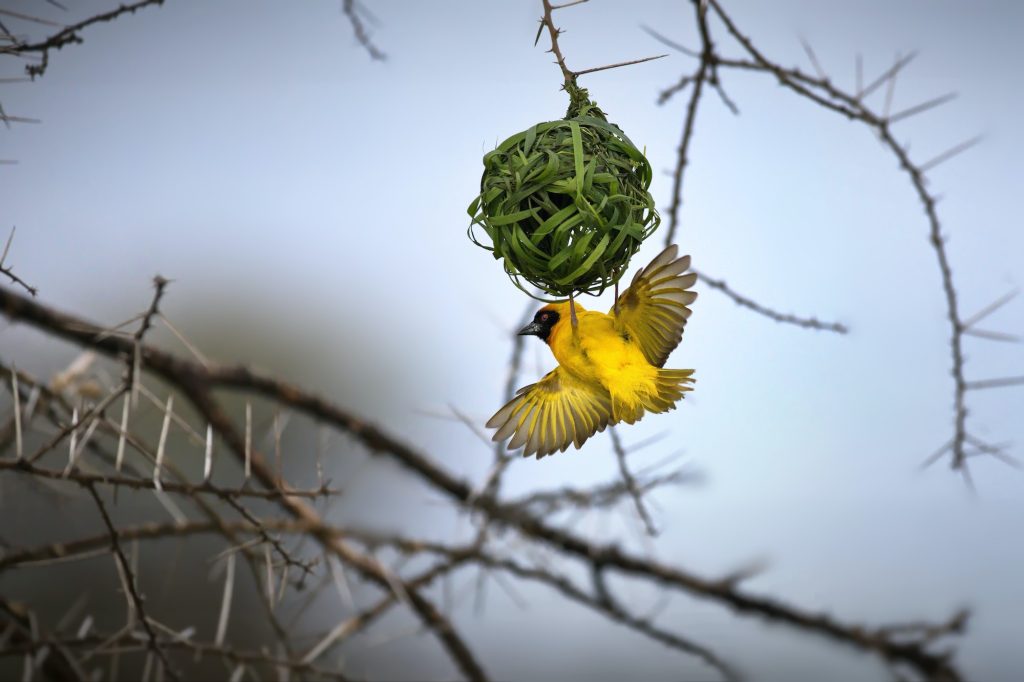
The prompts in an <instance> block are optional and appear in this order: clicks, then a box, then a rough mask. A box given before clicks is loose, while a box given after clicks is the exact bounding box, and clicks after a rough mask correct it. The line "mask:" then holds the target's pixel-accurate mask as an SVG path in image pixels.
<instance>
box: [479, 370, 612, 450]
mask: <svg viewBox="0 0 1024 682" xmlns="http://www.w3.org/2000/svg"><path fill="white" fill-rule="evenodd" d="M611 414H612V402H611V397H610V396H609V394H608V392H607V391H606V390H605V389H604V388H603V387H602V386H600V385H597V384H590V383H586V382H584V381H581V380H579V379H576V378H575V377H573V376H572V375H571V374H569V373H568V372H566V371H565V370H563V369H562V368H560V367H558V368H555V369H554V370H552V371H550V372H548V373H547V374H546V375H545V376H544V378H543V379H541V380H540V381H538V382H537V383H535V384H530V385H529V386H524V387H522V388H521V389H519V391H518V392H517V393H516V397H515V398H513V399H512V400H510V401H509V402H508V404H507V405H505V406H504V407H503V408H501V409H500V410H498V411H497V412H496V413H495V414H494V416H493V417H491V419H490V420H489V421H488V422H487V426H488V428H492V429H498V431H497V432H496V433H495V434H494V440H495V441H502V440H504V439H506V438H508V437H509V436H512V440H511V441H509V444H508V449H509V450H515V449H516V448H518V447H521V446H524V445H525V446H526V447H525V449H524V450H523V456H524V457H529V456H530V455H537V457H538V458H540V457H544V456H545V455H550V454H552V453H554V452H556V451H560V452H565V450H566V448H568V447H569V446H570V445H573V444H575V445H576V448H577V449H579V447H580V446H581V445H583V441H585V440H587V439H588V438H590V437H591V436H593V435H594V434H595V433H596V432H598V431H603V430H604V427H605V426H607V425H608V420H609V419H610V418H611Z"/></svg>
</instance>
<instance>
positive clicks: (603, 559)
mask: <svg viewBox="0 0 1024 682" xmlns="http://www.w3.org/2000/svg"><path fill="white" fill-rule="evenodd" d="M0 310H3V311H4V313H5V315H6V316H7V317H9V318H10V319H11V320H13V321H21V322H26V323H29V324H32V325H33V326H35V327H37V328H39V329H40V330H42V331H44V332H45V333H47V334H49V335H51V336H56V337H60V338H64V339H66V340H69V341H71V342H73V343H76V344H78V345H80V346H83V347H86V348H89V349H92V350H94V351H97V352H100V353H103V354H105V355H108V356H110V357H112V358H115V359H117V358H121V359H124V358H127V357H130V356H131V355H132V353H133V350H134V347H135V343H134V340H133V339H128V338H124V337H121V336H112V335H109V334H106V333H105V332H104V329H103V328H101V327H99V326H97V325H95V324H92V323H90V322H87V321H85V320H82V319H80V318H77V317H73V316H71V315H67V314H64V313H60V312H57V311H56V310H53V309H52V308H49V307H47V306H45V305H42V304H40V303H37V302H35V301H33V300H32V299H30V298H27V297H25V296H22V295H20V294H18V293H17V292H15V291H13V290H10V289H7V288H4V287H0ZM139 357H140V360H141V364H140V367H141V368H142V369H143V371H149V372H152V373H154V374H155V375H157V376H159V377H160V378H161V379H163V380H165V381H167V382H168V383H169V384H171V385H172V386H174V387H176V388H177V389H178V390H179V391H180V392H181V393H182V394H183V395H184V396H186V397H187V398H188V399H189V400H190V401H191V402H192V404H193V406H194V407H195V408H196V410H197V411H198V413H199V414H200V415H201V416H202V417H203V419H204V420H205V421H208V422H209V423H210V424H211V425H212V426H213V429H214V430H215V432H217V433H218V435H219V436H220V437H221V439H223V441H224V442H225V443H226V444H227V445H228V448H229V450H230V451H231V452H232V453H233V455H234V457H235V459H236V462H238V463H241V461H242V459H243V458H244V456H245V445H244V443H243V437H242V435H241V434H240V433H239V432H238V431H237V429H236V427H235V425H234V423H233V422H232V420H231V419H230V418H229V417H228V416H227V414H226V413H225V412H224V410H223V408H222V406H221V405H220V403H219V402H218V401H217V399H216V398H215V397H214V395H213V391H214V390H215V389H224V388H230V389H232V390H237V391H244V392H246V393H250V394H253V395H261V396H264V397H266V398H269V399H271V400H273V401H274V402H276V403H277V404H279V405H281V406H284V407H288V408H291V409H293V410H296V411H298V412H300V413H303V414H305V415H307V416H309V417H311V418H313V419H316V420H318V421H321V422H323V423H326V424H330V425H331V426H333V427H334V428H336V429H339V430H341V431H344V432H346V433H347V434H348V435H349V436H350V438H352V439H353V440H355V441H357V442H358V443H360V444H361V445H362V446H363V447H364V448H365V449H366V450H367V451H368V452H370V453H371V454H375V455H377V456H379V457H383V458H385V459H387V460H389V461H392V462H395V463H397V464H400V465H401V466H402V467H403V468H404V470H405V471H407V472H408V473H409V474H411V475H412V476H413V477H414V478H415V479H416V480H418V481H420V482H421V483H422V484H424V485H425V486H427V488H428V489H430V490H432V491H434V492H435V493H440V494H441V495H442V496H444V497H446V498H448V499H449V500H450V501H451V502H453V503H454V504H455V505H457V506H458V507H461V508H464V509H466V510H468V511H472V512H473V513H474V514H476V515H478V516H481V517H483V524H484V526H483V527H484V528H486V527H488V526H495V527H500V528H505V529H508V530H513V531H515V533H517V534H518V535H519V536H521V537H522V538H523V539H525V540H527V541H529V542H530V543H534V544H536V545H537V546H538V547H542V548H545V549H546V550H547V551H554V552H555V553H557V554H561V555H563V556H565V557H566V558H570V559H573V560H575V561H577V562H579V563H581V564H582V565H583V566H586V567H589V570H590V572H591V573H592V574H593V573H599V574H601V575H602V576H603V575H604V574H606V573H614V574H619V575H621V576H624V577H630V578H632V579H634V580H641V581H645V582H649V583H651V584H653V585H657V586H659V587H660V588H661V589H663V590H669V591H679V592H684V593H686V594H689V595H691V596H694V597H697V598H700V599H705V600H709V601H711V602H713V603H716V604H718V605H720V606H722V607H724V608H727V609H728V610H731V611H734V612H736V613H738V614H740V615H745V616H756V617H759V618H762V619H764V620H766V621H767V622H770V623H775V624H784V625H789V626H791V627H793V628H796V629H797V630H800V631H802V632H805V633H808V634H816V635H819V636H823V637H825V638H827V639H830V640H832V641H835V642H838V643H842V644H845V645H848V646H851V647H853V648H855V649H857V650H860V651H862V652H864V653H868V654H873V655H876V656H878V657H880V658H881V659H883V660H884V661H886V662H887V663H889V664H891V665H899V666H906V667H908V668H910V669H912V670H915V671H917V672H918V674H919V675H920V676H921V677H922V678H923V679H929V680H937V679H943V680H958V679H960V676H959V673H958V672H957V670H956V668H955V667H954V665H953V663H952V661H951V658H950V655H949V654H948V653H946V652H935V651H932V650H931V649H930V645H931V643H932V638H927V637H925V636H924V635H921V636H920V637H917V638H915V637H913V636H911V637H909V638H908V637H907V636H904V635H902V634H901V636H900V637H896V636H894V635H890V633H888V632H887V631H886V630H885V629H884V627H883V628H872V627H869V626H865V625H862V624H857V623H851V622H845V621H843V620H841V619H837V618H834V617H832V616H829V615H825V614H818V613H814V612H810V611H806V610H804V609H801V608H799V607H797V606H794V605H792V604H788V603H786V602H784V601H781V600H779V599H776V598H768V597H760V596H756V595H754V594H751V593H749V592H747V591H746V590H745V589H742V587H741V581H742V578H743V576H741V575H738V576H727V577H725V578H721V579H708V578H702V577H699V576H697V575H695V574H693V573H690V572H688V571H686V570H684V569H682V568H679V567H675V566H672V565H668V564H663V563H661V562H658V561H656V560H654V559H651V558H645V557H641V556H638V555H636V554H633V553H631V552H627V551H625V550H623V549H621V548H619V547H617V546H615V545H609V544H601V543H598V542H594V541H591V540H588V539H586V538H584V537H583V536H581V535H578V534H576V533H574V532H573V531H571V530H568V529H565V528H561V527H558V526H556V525H553V524H551V523H549V522H548V521H546V520H545V518H544V517H543V516H541V515H539V514H536V513H534V512H531V511H529V507H528V506H525V505H524V504H522V502H520V503H507V502H503V501H501V500H500V499H498V498H497V497H496V496H494V495H480V494H476V493H475V489H474V486H472V485H471V484H470V483H469V482H467V481H465V480H462V479H461V478H458V477H457V476H455V475H453V474H452V473H450V472H448V471H447V470H446V469H444V468H443V467H441V466H440V465H439V464H437V463H435V461H434V460H433V459H432V458H431V457H429V456H427V455H426V454H424V453H422V452H420V451H419V450H417V449H415V448H413V447H411V446H409V445H407V444H405V443H403V442H402V441H401V440H399V439H398V438H396V437H395V436H393V435H391V434H390V433H388V432H387V431H385V430H384V429H383V428H381V427H380V426H378V425H375V424H372V423H370V422H368V421H366V420H364V419H361V418H359V417H356V416H355V415H352V414H351V413H349V412H347V411H346V410H344V409H343V408H341V407H340V406H338V405H335V404H333V403H331V402H330V401H328V400H326V399H325V398H322V397H320V396H317V395H316V394H314V393H311V392H309V391H306V390H304V389H303V388H301V387H299V386H296V385H293V384H289V383H287V382H284V381H282V380H280V379H277V378H275V377H272V376H270V375H267V374H263V373H259V372H256V371H254V370H252V369H249V368H247V367H244V366H242V365H233V366H225V365H216V364H209V365H208V366H204V365H202V364H200V363H198V362H193V361H190V360H187V359H184V358H181V357H179V356H176V355H173V354H171V353H168V352H166V351H163V350H159V349H157V348H155V347H153V346H150V345H148V344H145V343H143V344H140V346H139ZM250 457H251V466H252V474H253V480H254V482H257V483H259V485H260V486H261V487H262V488H264V489H266V490H275V489H280V490H282V491H283V492H284V493H285V494H284V495H282V496H281V497H279V498H276V499H275V500H274V503H275V504H276V505H278V507H279V508H280V509H281V510H282V511H283V512H285V513H286V515H287V516H288V517H289V518H290V519H291V520H292V521H294V522H296V523H298V524H301V525H303V526H304V527H306V528H307V529H308V530H307V531H306V535H307V536H308V537H310V538H311V539H312V540H315V541H316V543H317V544H318V545H320V547H321V549H322V551H323V552H325V553H327V554H331V555H334V556H335V557H336V558H337V559H338V560H340V561H341V563H342V565H344V566H347V567H349V568H351V569H353V570H355V571H356V572H357V573H359V574H360V575H362V576H363V577H364V578H365V579H366V580H368V581H369V582H370V583H372V584H375V585H376V586H378V587H379V588H380V589H382V590H383V591H384V592H385V594H388V595H392V596H387V597H385V599H386V600H387V603H388V604H391V603H401V604H405V605H406V606H407V607H408V608H409V609H410V610H411V611H412V612H413V613H415V614H416V615H417V616H418V617H419V618H420V620H421V622H423V624H424V626H425V627H426V628H427V630H428V631H429V632H431V633H433V634H434V635H435V636H436V637H437V638H438V640H439V641H440V642H441V643H442V645H443V646H444V648H445V650H446V652H447V653H448V655H449V657H450V658H451V659H452V660H453V662H455V664H456V665H457V666H458V667H459V669H460V670H461V671H462V674H463V675H465V676H466V677H467V678H471V679H479V678H483V677H484V673H483V670H482V668H481V667H480V666H479V664H478V663H477V662H476V659H475V657H474V656H473V654H472V653H471V652H470V651H469V649H468V647H467V646H466V644H465V642H464V641H463V639H462V638H461V636H459V635H458V634H457V633H456V631H455V629H454V627H453V626H452V624H451V622H450V620H449V619H448V618H447V617H445V616H443V615H442V614H441V612H440V611H439V610H438V609H437V608H436V607H435V606H434V605H433V604H431V603H430V602H429V601H427V600H426V599H425V598H424V597H423V596H422V595H421V594H420V592H419V585H420V584H421V583H418V582H417V580H418V579H403V578H401V577H399V576H398V575H397V573H395V572H393V571H391V570H390V569H387V568H385V567H384V566H383V565H382V564H381V563H380V562H379V561H378V560H377V559H375V558H373V557H372V555H368V554H365V553H363V552H360V551H358V550H356V549H355V548H354V547H352V546H351V544H350V541H346V539H345V538H346V537H347V536H346V535H345V533H344V531H340V532H339V531H338V530H337V529H334V528H332V527H331V526H330V525H328V524H326V523H325V522H324V521H323V520H322V518H321V517H320V515H319V514H318V513H317V512H316V511H315V510H314V509H313V508H312V507H311V506H310V505H308V504H306V503H305V502H303V501H302V500H300V499H298V498H295V497H292V496H290V495H288V490H289V488H288V486H287V485H286V484H284V483H283V482H281V481H280V480H279V479H278V477H277V475H276V473H275V472H274V471H273V470H272V469H271V468H270V467H269V466H268V465H267V464H266V462H265V460H264V458H263V456H262V455H261V454H260V453H259V452H256V451H255V450H254V451H252V452H251V453H250ZM624 488H628V486H624ZM627 493H628V490H627ZM250 523H251V522H250ZM270 528H272V526H268V528H267V530H269V529H270ZM490 537H491V536H490V535H487V534H484V535H482V536H481V540H480V541H481V542H483V543H487V542H493V540H489V538H490ZM363 540H365V541H367V542H369V543H370V544H369V545H368V546H373V544H374V543H375V542H385V543H398V544H394V545H393V546H395V547H404V548H406V549H409V550H419V551H430V552H441V554H442V556H444V557H446V558H445V559H444V560H443V561H442V562H441V563H440V564H438V566H437V567H436V568H435V569H433V570H432V572H428V573H427V574H424V575H432V576H436V575H440V574H444V573H447V572H449V571H452V570H454V569H455V567H456V566H459V565H464V564H465V563H467V562H468V563H475V564H477V565H481V566H484V567H488V566H492V567H497V564H498V563H500V562H501V560H499V559H497V558H494V557H492V556H491V555H490V553H489V552H486V551H485V548H486V546H487V545H486V544H484V545H480V546H478V547H477V546H469V547H465V548H461V549H459V548H446V547H443V546H439V545H436V544H432V543H426V544H424V543H422V542H420V543H417V542H416V541H410V542H405V541H402V540H401V539H398V538H390V539H389V538H387V537H386V536H385V537H383V538H381V537H377V538H367V537H364V538H363ZM356 541H358V540H356ZM256 542H261V541H260V539H259V538H257V539H256ZM488 557H490V558H488ZM496 562H497V563H496ZM501 567H505V566H504V565H503V566H501ZM509 570H513V571H514V570H515V569H509ZM530 570H531V571H532V570H538V571H548V569H545V568H537V569H530ZM431 579H433V578H431ZM545 579H546V580H547V579H550V580H555V581H556V582H557V577H556V576H555V574H553V573H550V572H549V573H547V574H546V578H545ZM602 580H603V579H602ZM426 582H429V581H426ZM423 584H426V583H423ZM602 585H604V587H603V588H602V589H603V590H608V589H609V588H608V587H607V583H606V582H602ZM593 599H594V600H596V601H594V603H595V604H596V605H598V607H599V608H601V609H603V610H604V611H605V612H606V615H608V616H609V617H610V618H612V620H615V621H617V622H622V623H623V624H626V625H627V626H629V627H633V628H634V629H636V628H640V629H641V630H642V629H646V630H648V631H649V632H648V636H651V637H652V638H654V639H658V640H659V641H665V637H662V636H660V635H657V634H656V633H655V628H656V626H655V625H654V624H652V623H647V622H646V621H643V620H642V619H638V618H637V617H634V616H628V615H626V614H625V612H623V611H622V610H621V609H622V607H621V606H619V605H618V601H617V600H614V599H612V598H611V597H610V596H609V595H608V594H604V595H602V594H596V595H595V596H594V597H593ZM381 608H382V609H385V608H387V606H381ZM645 623H646V625H645ZM658 632H660V630H659V631H658ZM329 648H330V647H329V646H326V647H325V650H326V649H329ZM677 648H678V647H677ZM690 653H694V654H695V655H697V652H696V651H691V652H690ZM702 658H703V660H705V662H709V659H708V657H707V656H703V657H702ZM714 660H718V659H717V657H716V658H715V659H714ZM709 664H710V662H709Z"/></svg>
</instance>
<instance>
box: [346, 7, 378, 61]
mask: <svg viewBox="0 0 1024 682" xmlns="http://www.w3.org/2000/svg"><path fill="white" fill-rule="evenodd" d="M341 11H342V13H343V14H344V15H345V16H346V17H347V18H348V22H349V23H350V24H351V25H352V32H353V33H354V34H355V36H356V41H358V42H359V44H360V45H362V46H363V48H364V49H365V50H366V52H367V54H369V55H370V59H375V60H377V61H384V60H385V59H387V58H388V56H387V55H386V54H384V52H382V51H381V50H380V48H378V47H377V46H376V45H375V44H374V42H373V40H371V38H370V34H369V33H368V32H367V31H366V26H365V24H363V20H362V18H361V17H360V16H359V13H360V12H365V11H366V10H365V8H363V7H362V6H361V5H359V4H357V2H356V0H342V2H341Z"/></svg>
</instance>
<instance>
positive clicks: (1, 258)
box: [0, 227, 39, 296]
mask: <svg viewBox="0 0 1024 682" xmlns="http://www.w3.org/2000/svg"><path fill="white" fill-rule="evenodd" d="M14 230H15V228H13V227H12V228H11V234H10V235H8V237H7V242H6V243H4V250H3V253H0V274H3V275H6V276H7V277H8V278H9V279H10V280H11V281H12V282H14V283H15V284H17V285H19V286H21V287H24V289H25V291H27V292H28V293H30V294H32V295H33V296H35V295H36V294H37V293H39V290H38V289H36V288H35V287H33V286H31V285H29V284H28V282H26V281H25V280H23V279H22V278H21V277H18V276H17V275H15V274H14V271H13V270H12V269H11V267H10V266H6V267H5V266H4V262H6V261H7V254H8V253H9V252H10V250H11V243H12V242H13V241H14Z"/></svg>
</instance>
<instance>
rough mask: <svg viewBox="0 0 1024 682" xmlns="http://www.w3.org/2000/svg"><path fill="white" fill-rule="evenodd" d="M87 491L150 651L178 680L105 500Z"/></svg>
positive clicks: (94, 489)
mask: <svg viewBox="0 0 1024 682" xmlns="http://www.w3.org/2000/svg"><path fill="white" fill-rule="evenodd" d="M85 489H86V490H88V491H89V494H90V495H91V496H92V499H93V501H94V502H95V503H96V508H97V509H98V510H99V512H100V516H101V517H102V518H103V525H105V526H106V527H107V531H108V532H109V533H110V546H111V549H112V550H113V552H114V556H115V558H116V559H117V562H118V565H119V566H120V567H121V571H122V573H123V574H124V576H125V581H124V582H125V586H126V587H127V589H128V597H129V599H130V600H131V604H132V606H133V608H134V609H135V613H136V615H137V616H138V620H139V621H140V622H141V623H142V628H143V630H145V631H146V637H147V638H148V639H149V649H150V651H152V652H153V653H154V654H155V655H156V657H157V658H159V659H160V663H161V664H162V665H163V669H164V672H165V673H166V674H167V676H168V677H170V678H171V679H172V680H178V679H179V678H178V674H177V673H176V672H175V671H174V669H173V668H172V667H171V664H170V662H169V661H168V660H167V657H166V656H165V654H164V650H163V649H162V648H161V647H160V645H159V643H158V642H157V636H156V633H155V632H154V631H153V627H152V626H151V625H150V623H149V617H148V616H147V615H146V607H145V606H144V605H143V602H142V597H141V595H139V592H138V590H137V588H136V587H135V575H134V574H133V573H132V570H131V567H130V565H129V563H128V558H127V557H126V556H125V554H124V550H123V549H121V540H120V536H119V535H118V532H117V529H116V528H115V527H114V522H113V521H111V520H110V514H109V513H108V512H107V506H106V505H105V504H104V503H103V498H101V497H100V496H99V493H97V492H96V488H95V487H94V486H92V485H86V486H85Z"/></svg>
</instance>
